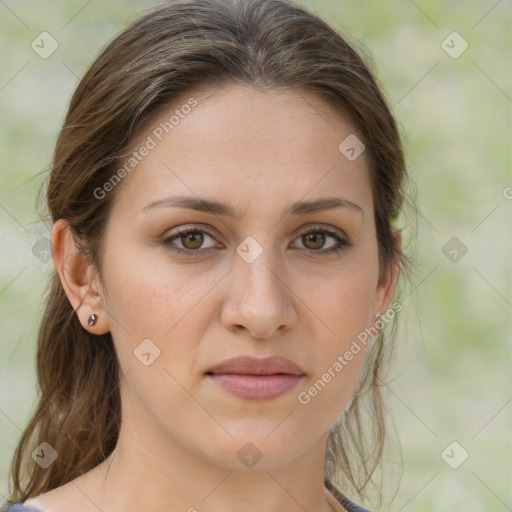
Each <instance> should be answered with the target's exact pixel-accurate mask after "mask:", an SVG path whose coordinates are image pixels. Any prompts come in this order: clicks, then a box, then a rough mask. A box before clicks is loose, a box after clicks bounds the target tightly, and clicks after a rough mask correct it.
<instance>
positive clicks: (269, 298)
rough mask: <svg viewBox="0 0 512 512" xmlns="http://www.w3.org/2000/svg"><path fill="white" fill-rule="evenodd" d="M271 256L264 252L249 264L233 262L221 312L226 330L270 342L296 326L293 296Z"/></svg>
mask: <svg viewBox="0 0 512 512" xmlns="http://www.w3.org/2000/svg"><path fill="white" fill-rule="evenodd" d="M270 252H271V250H270V249H269V250H264V251H263V252H262V253H261V254H260V255H259V256H258V258H257V259H256V260H255V261H253V262H252V263H248V262H246V261H244V260H243V259H242V258H238V257H236V258H235V262H234V267H235V268H233V270H232V271H231V272H230V273H229V275H230V280H229V283H227V287H226V289H228V290H229V292H228V293H229V295H228V297H227V299H226V300H225V301H224V303H223V307H222V312H221V321H222V323H223V325H224V327H226V329H228V330H230V331H241V330H244V329H246V330H247V332H248V334H249V335H250V336H251V337H253V338H258V339H270V338H272V337H275V336H280V335H282V334H283V333H284V332H286V331H287V330H289V329H291V328H292V327H293V325H294V324H295V323H296V321H297V313H296V308H295V305H294V294H293V292H292V291H291V289H290V286H289V285H288V283H286V282H285V280H284V279H285V276H284V274H283V272H282V271H280V269H279V268H277V266H276V264H275V260H274V259H273V258H271V255H270Z"/></svg>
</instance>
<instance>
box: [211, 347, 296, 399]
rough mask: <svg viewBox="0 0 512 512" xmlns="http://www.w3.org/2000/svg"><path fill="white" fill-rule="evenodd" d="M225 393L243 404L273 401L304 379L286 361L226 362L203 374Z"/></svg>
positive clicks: (270, 358) (240, 359)
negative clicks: (241, 400) (240, 399)
mask: <svg viewBox="0 0 512 512" xmlns="http://www.w3.org/2000/svg"><path fill="white" fill-rule="evenodd" d="M205 376H206V377H207V378H208V379H209V380H210V381H211V382H213V383H214V384H215V385H217V386H218V387H220V388H221V389H223V390H224V391H226V392H228V393H230V394H232V395H235V396H237V397H239V398H242V399H244V400H248V401H253V402H258V401H265V400H272V399H275V398H277V397H279V396H281V395H284V394H286V393H288V392H289V391H291V390H292V389H293V388H294V387H295V386H297V385H298V383H299V382H300V381H301V380H302V379H303V378H304V377H305V376H306V374H305V372H304V370H303V369H302V368H301V367H300V366H298V365H297V364H295V363H293V362H292V361H290V360H289V359H286V358H284V357H277V356H268V357H265V358H255V357H250V356H241V357H235V358H231V359H227V360H225V361H223V362H221V363H220V364H218V365H216V366H215V367H213V368H212V369H211V370H209V371H207V372H206V373H205Z"/></svg>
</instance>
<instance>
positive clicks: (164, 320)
mask: <svg viewBox="0 0 512 512" xmlns="http://www.w3.org/2000/svg"><path fill="white" fill-rule="evenodd" d="M191 97H193V98H194V100H191V99H190V98H191ZM188 100H190V101H188ZM187 101H188V102H187ZM196 102H197V103H196ZM184 105H189V107H190V108H187V107H185V106H184ZM176 111H177V112H176ZM172 115H174V118H173V119H172V120H170V119H171V116H172ZM177 120H178V121H177ZM165 123H167V124H165ZM354 134H356V130H355V128H354V127H353V126H352V124H351V123H350V122H349V120H348V119H345V118H343V117H341V115H340V114H338V113H336V114H334V113H333V111H332V109H331V110H330V113H329V108H328V106H327V105H326V104H324V103H323V102H322V101H321V100H320V99H318V98H317V97H315V96H313V95H311V94H309V93H305V92H302V93H300V94H299V93H296V92H293V91H286V92H267V93H262V92H257V91H256V90H254V89H251V88H249V87H247V88H243V87H241V86H236V87H235V86H234V87H231V88H227V87H224V88H219V89H210V90H202V91H200V90H197V93H196V94H191V95H190V96H187V97H186V98H185V99H184V100H183V103H182V104H180V105H177V106H174V107H173V108H172V109H169V110H168V111H165V112H163V113H160V114H159V115H158V117H157V118H156V119H153V120H152V121H151V122H149V123H147V124H146V126H145V129H144V130H143V132H142V133H141V135H140V137H139V138H138V140H137V141H136V142H135V143H134V145H133V150H134V151H137V155H136V156H134V157H133V158H135V159H136V162H135V160H132V161H131V164H129V165H127V166H126V167H125V171H126V170H127V169H129V172H126V174H127V176H125V177H124V178H123V179H122V181H121V183H120V184H117V185H116V186H117V188H118V189H117V190H116V191H115V198H114V201H113V208H112V211H111V215H110V217H109V221H108V224H107V228H106V237H105V245H104V253H103V259H102V269H101V271H102V272H101V275H102V284H101V288H102V294H103V304H104V307H105V311H100V315H103V317H105V316H106V318H107V319H108V324H109V329H110V330H111V332H112V335H113V339H114V343H115V347H116V350H117V354H118V357H119V361H120V364H121V367H122V371H123V373H124V377H123V378H122V388H121V393H122V400H123V415H124V416H123V427H122V428H123V429H125V432H124V433H125V434H128V435H129V436H134V437H133V438H137V439H139V440H141V439H143V440H144V441H143V442H144V445H145V449H147V450H151V451H152V452H153V453H158V454H159V455H160V456H165V454H168V455H169V456H171V455H174V454H175V453H176V452H177V451H178V450H182V449H185V450H186V451H187V452H188V453H192V454H193V455H194V456H197V457H200V458H202V459H206V460H208V461H210V462H213V463H215V464H217V465H220V466H223V467H230V468H238V469H240V468H243V466H242V464H245V465H246V466H247V467H249V466H250V465H253V464H256V463H257V464H258V467H259V468H263V469H264V468H270V467H273V466H276V465H278V464H283V463H285V462H287V461H291V460H292V459H294V458H296V457H298V456H299V455H301V454H304V453H305V452H307V451H308V450H311V449H312V448H313V447H315V446H319V443H320V444H321V443H323V445H322V446H323V447H324V448H325V440H326V437H325V436H326V435H327V432H328V429H329V427H330V425H331V424H332V423H333V422H334V420H335V419H336V418H337V417H338V416H339V415H340V414H341V413H342V411H343V409H344V408H345V406H346V405H347V403H348V401H349V399H350V397H351V395H352V393H353V391H354V388H355V386H356V384H357V381H358V378H359V375H360V371H361V367H362V365H363V360H364V356H365V351H366V347H365V345H364V343H361V342H357V340H358V335H360V333H361V332H364V330H365V328H368V327H370V326H371V325H373V322H374V321H375V315H376V313H378V312H381V313H383V312H384V311H385V310H386V308H387V307H388V304H389V301H390V298H391V294H392V290H393V287H394V284H395V279H396V272H395V271H390V272H389V273H388V274H387V275H386V276H382V278H381V279H380V280H379V273H378V252H377V241H376V233H375V225H374V217H373V203H372V194H371V188H370V181H369V176H368V171H367V159H366V154H365V152H364V151H363V152H362V153H361V154H360V155H359V156H357V155H358V153H359V152H360V151H361V150H362V149H363V146H361V145H360V143H359V142H358V140H357V139H355V138H354ZM347 137H350V138H349V139H347V142H345V143H344V144H342V143H343V141H345V139H346V138H347ZM340 144H342V145H341V150H340V149H339V146H340ZM143 147H146V150H144V149H142V148H143ZM352 149H353V151H352ZM354 157H357V158H354ZM127 162H128V160H127ZM122 174H123V173H120V175H121V176H122ZM113 188H116V187H115V186H113ZM105 189H109V187H108V186H107V187H105ZM109 193H112V192H109ZM327 199H329V200H330V201H331V203H324V201H325V200H327ZM201 201H205V202H206V201H208V202H210V203H215V207H214V208H212V206H211V205H210V210H208V209H206V210H205V209H204V208H203V207H200V206H197V205H199V204H200V202H201ZM335 203H336V204H337V205H336V204H335ZM204 204H206V203H203V206H204ZM221 204H222V206H220V205H221ZM193 205H196V206H195V207H193ZM207 206H208V205H207ZM178 229H180V230H185V229H187V230H188V229H190V233H189V234H188V235H187V234H183V233H182V234H181V235H180V234H179V232H178ZM308 230H311V233H310V234H309V235H307V232H308ZM337 249H340V250H337ZM180 250H181V251H182V252H178V251H180ZM354 340H356V343H357V346H358V347H359V350H358V351H357V350H356V348H355V345H354ZM351 347H352V348H351ZM347 351H348V352H351V354H352V357H349V356H345V354H346V353H347ZM235 356H250V357H254V358H265V357H267V356H280V357H283V358H286V359H288V360H290V361H291V362H293V363H295V365H297V366H298V367H299V369H300V370H299V371H298V373H299V376H297V375H296V376H291V375H289V374H288V375H280V376H278V375H276V374H277V373H280V372H281V371H282V372H286V371H288V370H285V369H284V368H281V367H275V368H273V369H272V368H267V371H268V372H270V373H271V374H272V375H267V376H261V375H260V376H259V377H258V376H248V375H245V376H240V375H236V373H237V371H238V372H243V371H245V372H247V371H249V370H247V368H246V369H245V370H243V369H240V368H238V370H237V369H236V368H231V370H222V369H220V370H218V371H217V372H216V373H214V374H213V375H211V374H210V373H209V372H212V371H213V369H214V367H215V366H217V365H219V363H221V362H223V361H225V360H227V359H230V358H233V357H235ZM340 358H341V360H343V363H341V360H340ZM336 362H338V364H336ZM340 365H341V369H340ZM263 366H265V365H263ZM249 367H251V365H249ZM229 371H231V372H234V374H233V373H231V374H228V373H229ZM226 372H228V373H226ZM326 373H327V374H328V375H327V376H326ZM329 375H330V378H329ZM319 381H321V382H320V383H319ZM315 383H316V387H315ZM315 389H316V392H315ZM163 440H165V442H163ZM248 443H251V444H248Z"/></svg>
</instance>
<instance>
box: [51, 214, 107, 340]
mask: <svg viewBox="0 0 512 512" xmlns="http://www.w3.org/2000/svg"><path fill="white" fill-rule="evenodd" d="M51 238H52V239H51V250H52V258H53V263H54V265H55V269H56V270H57V272H58V274H59V277H60V281H61V284H62V287H63V289H64V292H65V293H66V295H67V297H68V299H69V302H70V303H71V306H72V307H73V309H74V310H75V312H76V314H77V315H78V318H79V320H80V323H81V324H82V326H83V327H84V329H86V330H87V331H89V332H91V333H93V334H104V333H106V332H108V331H109V330H110V326H109V323H108V319H107V315H106V314H105V310H104V306H103V304H104V298H103V295H102V291H101V289H100V286H99V283H98V280H97V279H95V278H94V276H95V272H94V268H93V265H92V263H91V262H90V261H89V259H88V257H87V255H86V254H84V253H83V252H81V251H80V250H79V248H78V246H77V244H76V242H75V239H74V237H73V233H72V231H71V228H70V225H69V223H68V221H66V220H65V219H59V220H57V221H56V222H55V223H54V225H53V228H52V237H51ZM91 318H92V320H91Z"/></svg>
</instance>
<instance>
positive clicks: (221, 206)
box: [142, 196, 364, 219]
mask: <svg viewBox="0 0 512 512" xmlns="http://www.w3.org/2000/svg"><path fill="white" fill-rule="evenodd" d="M164 206H165V207H178V208H188V209H190V210H196V211H199V212H206V213H212V214H214V215H222V216H229V217H234V218H237V219H239V218H240V217H241V214H240V212H237V211H235V210H234V209H233V208H232V207H231V206H230V205H228V204H226V203H222V202H220V201H215V200H213V199H206V198H201V197H192V196H171V197H166V198H164V199H158V200H156V201H152V202H151V203H148V204H147V205H146V206H144V208H143V209H142V211H148V210H152V209H153V208H158V207H164ZM341 207H348V208H351V209H353V210H356V211H358V212H359V213H360V214H361V216H362V217H363V219H364V210H363V209H362V208H361V207H360V206H359V205H357V204H356V203H353V202H352V201H349V200H348V199H345V198H342V197H325V198H321V199H315V200H314V201H298V202H296V203H293V204H292V205H291V207H290V208H289V210H285V213H286V211H288V212H289V214H290V215H306V214H308V213H317V212H322V211H325V210H333V209H335V208H341Z"/></svg>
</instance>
